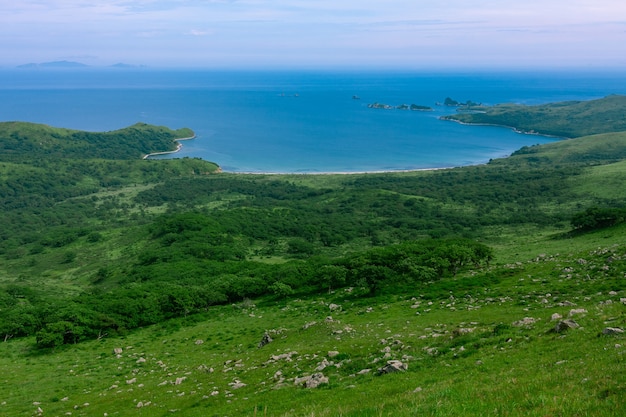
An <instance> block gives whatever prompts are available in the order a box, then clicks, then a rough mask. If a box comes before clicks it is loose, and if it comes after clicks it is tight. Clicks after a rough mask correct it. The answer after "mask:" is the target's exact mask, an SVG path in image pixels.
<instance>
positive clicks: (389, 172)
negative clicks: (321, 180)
mask: <svg viewBox="0 0 626 417" xmlns="http://www.w3.org/2000/svg"><path fill="white" fill-rule="evenodd" d="M475 165H484V164H475ZM475 165H463V166H475ZM454 168H460V166H459V167H454V166H451V167H440V168H415V169H390V170H377V171H327V172H270V171H268V172H265V171H260V172H257V171H221V172H223V173H225V174H235V175H364V174H394V173H398V174H402V173H409V172H421V171H439V170H444V169H454Z"/></svg>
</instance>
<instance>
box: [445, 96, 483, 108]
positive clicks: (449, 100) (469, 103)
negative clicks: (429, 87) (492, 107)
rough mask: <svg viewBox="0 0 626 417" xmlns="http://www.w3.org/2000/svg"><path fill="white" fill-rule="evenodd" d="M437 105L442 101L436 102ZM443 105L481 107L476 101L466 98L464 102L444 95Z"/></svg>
mask: <svg viewBox="0 0 626 417" xmlns="http://www.w3.org/2000/svg"><path fill="white" fill-rule="evenodd" d="M437 105H438V106H441V105H442V103H439V102H437ZM443 105H444V106H447V107H482V105H483V104H482V103H476V102H473V101H472V100H467V101H466V102H460V101H456V100H454V99H452V98H450V97H446V99H445V100H444V101H443Z"/></svg>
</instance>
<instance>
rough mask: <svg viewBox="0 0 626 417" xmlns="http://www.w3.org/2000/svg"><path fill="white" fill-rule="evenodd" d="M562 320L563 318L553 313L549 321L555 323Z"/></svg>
mask: <svg viewBox="0 0 626 417" xmlns="http://www.w3.org/2000/svg"><path fill="white" fill-rule="evenodd" d="M562 318H563V316H562V315H560V314H559V313H554V314H553V315H552V317H550V320H552V321H557V320H561V319H562Z"/></svg>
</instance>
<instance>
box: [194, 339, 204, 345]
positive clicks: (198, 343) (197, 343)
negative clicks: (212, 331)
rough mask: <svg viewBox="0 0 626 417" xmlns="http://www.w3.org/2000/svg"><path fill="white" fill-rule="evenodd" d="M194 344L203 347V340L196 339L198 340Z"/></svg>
mask: <svg viewBox="0 0 626 417" xmlns="http://www.w3.org/2000/svg"><path fill="white" fill-rule="evenodd" d="M195 344H196V345H203V344H204V340H202V339H198V340H196V341H195Z"/></svg>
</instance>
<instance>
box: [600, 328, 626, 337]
mask: <svg viewBox="0 0 626 417" xmlns="http://www.w3.org/2000/svg"><path fill="white" fill-rule="evenodd" d="M602 334H605V335H614V334H624V330H623V329H620V328H619V327H607V328H605V329H604V330H602Z"/></svg>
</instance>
